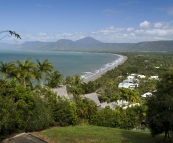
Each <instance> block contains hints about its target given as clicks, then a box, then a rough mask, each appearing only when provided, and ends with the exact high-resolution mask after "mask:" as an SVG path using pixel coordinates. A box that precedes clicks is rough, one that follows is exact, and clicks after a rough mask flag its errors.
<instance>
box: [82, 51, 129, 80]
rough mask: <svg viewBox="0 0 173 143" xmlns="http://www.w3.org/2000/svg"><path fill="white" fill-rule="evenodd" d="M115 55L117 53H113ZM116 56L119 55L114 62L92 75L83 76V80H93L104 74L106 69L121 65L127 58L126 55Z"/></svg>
mask: <svg viewBox="0 0 173 143" xmlns="http://www.w3.org/2000/svg"><path fill="white" fill-rule="evenodd" d="M115 55H118V54H115ZM118 56H119V58H118V59H117V60H115V61H114V62H115V63H114V64H113V65H111V66H109V67H107V68H105V69H104V70H102V71H99V72H98V73H96V74H93V75H91V76H89V77H87V78H84V79H83V82H85V83H87V82H89V81H94V80H95V79H97V78H99V77H100V76H101V75H103V74H105V73H106V72H108V71H110V70H112V69H114V68H116V67H118V65H122V64H123V63H124V62H125V61H126V60H127V58H128V57H126V56H124V55H118Z"/></svg>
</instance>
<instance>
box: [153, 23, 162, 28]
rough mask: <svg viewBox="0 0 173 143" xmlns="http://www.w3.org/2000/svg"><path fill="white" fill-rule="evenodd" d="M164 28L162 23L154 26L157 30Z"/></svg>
mask: <svg viewBox="0 0 173 143" xmlns="http://www.w3.org/2000/svg"><path fill="white" fill-rule="evenodd" d="M162 26H163V24H162V23H161V22H156V23H155V24H154V27H155V28H161V27H162Z"/></svg>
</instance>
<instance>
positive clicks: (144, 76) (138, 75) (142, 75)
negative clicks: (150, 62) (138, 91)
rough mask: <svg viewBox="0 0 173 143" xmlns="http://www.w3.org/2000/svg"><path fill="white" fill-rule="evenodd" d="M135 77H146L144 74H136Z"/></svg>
mask: <svg viewBox="0 0 173 143" xmlns="http://www.w3.org/2000/svg"><path fill="white" fill-rule="evenodd" d="M137 77H139V78H146V76H145V75H140V74H139V75H137Z"/></svg>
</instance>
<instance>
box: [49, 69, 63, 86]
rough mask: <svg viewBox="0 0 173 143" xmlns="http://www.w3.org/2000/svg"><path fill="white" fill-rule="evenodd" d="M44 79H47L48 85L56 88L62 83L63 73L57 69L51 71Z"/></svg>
mask: <svg viewBox="0 0 173 143" xmlns="http://www.w3.org/2000/svg"><path fill="white" fill-rule="evenodd" d="M46 80H47V81H48V83H47V85H48V86H49V87H51V88H56V87H59V86H60V85H61V84H62V82H63V75H62V74H61V73H60V72H59V71H53V72H52V73H51V74H50V75H49V76H48V78H46Z"/></svg>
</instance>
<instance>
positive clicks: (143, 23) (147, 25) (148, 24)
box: [139, 21, 150, 28]
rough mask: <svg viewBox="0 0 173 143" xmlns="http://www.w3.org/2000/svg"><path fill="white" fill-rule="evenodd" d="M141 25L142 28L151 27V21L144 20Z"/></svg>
mask: <svg viewBox="0 0 173 143" xmlns="http://www.w3.org/2000/svg"><path fill="white" fill-rule="evenodd" d="M139 27H140V28H149V27H150V22H148V21H144V22H142V23H140V25H139Z"/></svg>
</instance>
